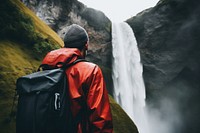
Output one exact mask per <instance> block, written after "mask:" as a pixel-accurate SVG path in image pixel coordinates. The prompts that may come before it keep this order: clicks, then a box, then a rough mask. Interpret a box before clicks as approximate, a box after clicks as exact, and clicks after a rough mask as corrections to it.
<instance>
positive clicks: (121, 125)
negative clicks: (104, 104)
mask: <svg viewBox="0 0 200 133" xmlns="http://www.w3.org/2000/svg"><path fill="white" fill-rule="evenodd" d="M109 99H110V105H111V110H112V117H113V126H114V133H138V130H137V127H136V126H135V124H134V123H133V121H132V120H131V119H130V117H129V116H128V115H127V114H126V113H125V112H124V110H123V109H122V108H121V107H120V106H119V104H117V103H116V102H115V101H114V100H113V98H112V97H111V96H110V97H109Z"/></svg>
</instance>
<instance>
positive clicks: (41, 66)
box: [38, 58, 88, 71]
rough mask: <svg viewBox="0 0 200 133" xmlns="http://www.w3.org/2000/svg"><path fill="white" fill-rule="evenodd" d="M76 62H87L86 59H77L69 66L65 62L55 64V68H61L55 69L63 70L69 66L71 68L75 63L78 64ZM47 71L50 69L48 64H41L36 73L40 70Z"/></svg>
mask: <svg viewBox="0 0 200 133" xmlns="http://www.w3.org/2000/svg"><path fill="white" fill-rule="evenodd" d="M78 62H88V61H87V60H86V59H83V58H78V59H77V60H75V61H74V62H72V63H71V64H69V65H66V62H58V63H57V64H56V66H59V65H61V67H56V68H63V69H67V68H68V67H70V66H73V65H75V64H76V63H78ZM41 69H42V70H48V69H52V68H51V67H50V66H49V65H48V64H41V65H40V66H39V68H38V71H40V70H41Z"/></svg>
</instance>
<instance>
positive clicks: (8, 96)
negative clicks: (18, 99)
mask: <svg viewBox="0 0 200 133" xmlns="http://www.w3.org/2000/svg"><path fill="white" fill-rule="evenodd" d="M0 47H1V48H0V55H1V56H0V64H1V66H0V109H1V111H0V118H1V119H0V129H1V133H14V132H15V118H14V117H13V118H12V121H9V119H10V117H9V116H10V112H11V107H12V101H13V96H14V94H15V86H16V84H15V83H16V79H17V78H18V77H20V76H23V75H26V74H29V73H31V72H33V71H36V70H37V67H38V66H39V64H40V61H38V60H34V59H33V56H32V54H33V51H30V50H29V49H26V48H24V47H23V46H22V45H19V44H17V43H13V42H10V41H0Z"/></svg>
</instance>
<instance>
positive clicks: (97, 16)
mask: <svg viewBox="0 0 200 133" xmlns="http://www.w3.org/2000/svg"><path fill="white" fill-rule="evenodd" d="M22 2H23V3H24V4H25V5H26V6H27V7H29V8H30V9H31V10H32V11H34V12H35V13H36V15H37V16H38V17H39V18H40V19H42V20H43V21H44V22H46V23H47V24H48V25H49V26H50V27H51V28H52V29H54V31H56V32H57V33H58V34H59V36H60V37H61V38H63V36H64V30H65V29H66V28H67V27H68V26H69V25H71V24H73V23H75V24H79V25H81V26H82V27H84V28H85V29H86V30H87V32H88V34H89V38H90V45H89V50H88V56H87V59H88V60H89V61H92V62H94V63H96V64H98V65H100V66H101V67H102V69H103V73H104V75H106V77H105V78H106V83H107V88H108V90H109V93H110V94H112V88H113V85H112V77H111V63H112V61H111V60H112V45H111V21H110V20H109V19H108V18H107V17H106V16H105V15H104V13H102V12H100V11H97V10H95V9H92V8H87V7H86V6H85V5H83V4H82V3H80V2H78V1H77V0H58V1H57V0H22Z"/></svg>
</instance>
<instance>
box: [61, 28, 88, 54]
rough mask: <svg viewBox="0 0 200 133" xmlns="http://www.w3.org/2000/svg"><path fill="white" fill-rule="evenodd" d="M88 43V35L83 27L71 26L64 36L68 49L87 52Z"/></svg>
mask: <svg viewBox="0 0 200 133" xmlns="http://www.w3.org/2000/svg"><path fill="white" fill-rule="evenodd" d="M88 42H89V38H88V34H87V32H86V30H85V29H84V28H83V27H81V26H79V25H77V24H72V25H71V26H69V28H68V29H67V31H66V33H65V36H64V44H65V47H66V48H78V49H79V50H80V51H82V50H87V48H88Z"/></svg>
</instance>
